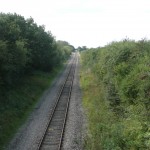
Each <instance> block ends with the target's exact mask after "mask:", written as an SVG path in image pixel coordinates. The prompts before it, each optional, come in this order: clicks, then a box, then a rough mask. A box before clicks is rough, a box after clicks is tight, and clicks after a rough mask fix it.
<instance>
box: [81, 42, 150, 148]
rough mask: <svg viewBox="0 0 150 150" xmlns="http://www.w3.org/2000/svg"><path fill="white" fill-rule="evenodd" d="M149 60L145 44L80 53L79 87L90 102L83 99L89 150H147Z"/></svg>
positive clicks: (148, 44) (149, 139)
mask: <svg viewBox="0 0 150 150" xmlns="http://www.w3.org/2000/svg"><path fill="white" fill-rule="evenodd" d="M149 59H150V41H146V40H141V41H138V42H135V41H131V40H123V41H121V42H112V43H111V44H109V45H107V46H105V47H102V48H97V49H91V50H88V51H85V52H83V53H82V65H83V73H82V74H81V75H82V78H81V83H82V87H83V91H84V92H85V95H86V94H87V93H88V92H90V93H91V94H89V93H88V97H91V98H92V99H91V100H89V98H87V97H86V96H85V99H84V103H85V105H86V107H88V108H89V113H88V114H89V118H90V119H89V121H90V123H89V124H90V125H89V126H90V127H89V128H90V130H91V135H92V137H90V140H89V141H92V142H93V143H90V144H89V147H90V148H89V149H110V150H112V149H114V150H122V149H124V150H126V149H132V150H137V149H140V150H148V149H149V148H150V63H149ZM85 73H86V74H85ZM91 76H92V78H93V80H92V79H91ZM87 80H89V81H87ZM92 91H93V92H92ZM95 91H97V93H95ZM94 93H95V95H94ZM91 95H92V96H91ZM91 114H92V115H91Z"/></svg>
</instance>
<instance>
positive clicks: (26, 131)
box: [7, 54, 84, 150]
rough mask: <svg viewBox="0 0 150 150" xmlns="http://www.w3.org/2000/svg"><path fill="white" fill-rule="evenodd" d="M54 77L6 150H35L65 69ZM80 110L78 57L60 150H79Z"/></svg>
mask: <svg viewBox="0 0 150 150" xmlns="http://www.w3.org/2000/svg"><path fill="white" fill-rule="evenodd" d="M70 62H71V59H70V60H69V61H68V65H67V67H66V69H65V70H64V71H63V72H62V73H61V74H59V75H58V77H56V79H55V80H54V81H53V83H52V85H51V87H50V88H49V89H47V90H46V91H45V92H44V94H43V96H42V97H41V98H40V100H39V102H38V103H37V105H36V106H35V108H34V110H33V112H32V113H31V114H30V116H29V118H28V119H27V121H26V123H25V124H24V125H23V126H21V127H20V129H19V130H18V132H17V133H16V135H15V136H14V138H13V139H12V141H11V142H10V144H9V145H8V148H7V150H36V149H37V146H38V143H39V141H40V139H41V137H42V135H43V132H44V129H45V126H46V124H47V122H48V120H49V116H50V114H51V111H52V108H53V105H54V103H55V100H56V97H57V93H58V91H59V87H60V85H62V84H63V81H64V79H65V76H66V73H67V69H68V66H69V65H70ZM83 120H84V117H83V109H82V102H81V90H80V86H79V54H78V61H77V65H76V71H75V78H74V83H73V88H72V96H71V100H70V107H69V114H68V118H67V123H66V129H65V134H64V140H63V147H62V149H63V150H81V149H82V143H83V142H82V141H83V132H82V131H84V130H83V124H84V123H83Z"/></svg>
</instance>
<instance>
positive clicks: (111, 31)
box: [0, 0, 150, 47]
mask: <svg viewBox="0 0 150 150" xmlns="http://www.w3.org/2000/svg"><path fill="white" fill-rule="evenodd" d="M0 12H4V13H8V12H10V13H14V12H15V13H17V14H20V15H22V16H24V17H25V18H29V17H30V16H31V17H32V18H33V19H34V21H35V22H36V23H37V24H38V25H43V24H44V25H45V26H46V30H49V31H51V32H52V34H53V35H54V36H55V37H56V39H57V40H65V41H68V42H69V43H70V44H72V45H74V46H75V47H77V46H84V45H85V46H87V47H98V46H104V45H106V44H108V43H110V42H111V41H119V40H122V39H124V38H126V37H128V38H130V39H135V40H140V39H142V38H147V39H150V0H0Z"/></svg>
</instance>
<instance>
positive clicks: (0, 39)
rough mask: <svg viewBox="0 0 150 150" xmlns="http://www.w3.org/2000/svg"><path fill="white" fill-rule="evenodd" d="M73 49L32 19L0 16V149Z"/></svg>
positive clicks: (13, 15)
mask: <svg viewBox="0 0 150 150" xmlns="http://www.w3.org/2000/svg"><path fill="white" fill-rule="evenodd" d="M73 50H74V47H73V46H72V45H70V44H69V43H68V42H65V41H56V40H55V38H54V36H53V35H52V34H51V32H49V31H48V32H47V31H45V27H44V26H43V25H42V26H41V25H40V26H39V25H37V24H36V23H35V22H34V20H33V18H29V19H25V18H24V17H23V16H20V15H17V14H4V13H0V149H2V147H3V145H4V144H6V143H7V141H8V139H9V138H10V136H11V135H12V134H13V133H14V132H15V131H16V129H17V127H18V126H19V125H20V124H21V122H22V121H23V120H24V117H25V116H26V115H27V113H28V112H29V110H30V109H31V108H32V107H33V105H34V104H35V103H36V102H37V100H38V98H39V96H40V94H41V93H42V92H43V91H44V89H45V88H46V87H47V86H48V85H50V81H51V79H52V76H53V75H52V74H53V72H55V71H54V70H55V69H56V68H58V67H59V66H60V65H61V64H62V63H63V62H64V61H65V60H66V59H67V58H68V57H69V56H70V54H71V52H72V51H73ZM35 72H36V73H35ZM55 75H56V73H55Z"/></svg>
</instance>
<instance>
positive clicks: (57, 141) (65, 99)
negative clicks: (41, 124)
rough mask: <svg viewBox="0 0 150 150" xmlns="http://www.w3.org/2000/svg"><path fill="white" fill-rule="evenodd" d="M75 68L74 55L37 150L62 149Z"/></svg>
mask: <svg viewBox="0 0 150 150" xmlns="http://www.w3.org/2000/svg"><path fill="white" fill-rule="evenodd" d="M75 67H76V54H75V56H74V58H73V61H72V64H70V68H69V71H68V74H67V77H66V79H65V82H64V84H63V86H62V87H61V90H60V92H59V94H58V98H57V100H56V103H55V106H54V109H53V111H52V113H51V116H50V120H49V123H48V124H47V126H46V128H45V132H44V134H43V137H42V139H41V141H40V143H39V146H38V150H60V149H61V147H62V142H63V134H64V131H65V124H66V119H67V113H68V108H69V102H70V97H71V91H72V86H73V80H74V73H75Z"/></svg>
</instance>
